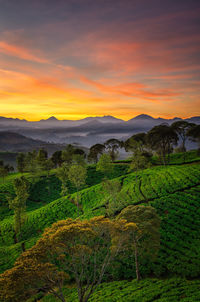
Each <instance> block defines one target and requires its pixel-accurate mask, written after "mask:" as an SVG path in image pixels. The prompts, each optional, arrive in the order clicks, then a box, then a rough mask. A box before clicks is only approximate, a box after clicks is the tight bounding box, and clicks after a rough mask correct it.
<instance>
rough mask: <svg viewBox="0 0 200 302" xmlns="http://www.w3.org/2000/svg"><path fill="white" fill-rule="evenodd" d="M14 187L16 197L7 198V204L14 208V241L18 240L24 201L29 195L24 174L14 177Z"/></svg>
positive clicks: (24, 207) (23, 219)
mask: <svg viewBox="0 0 200 302" xmlns="http://www.w3.org/2000/svg"><path fill="white" fill-rule="evenodd" d="M14 189H15V194H16V197H15V198H14V199H9V206H10V208H11V209H12V210H14V227H15V234H16V241H18V236H19V235H20V233H21V230H22V225H23V223H24V221H25V213H26V201H27V199H28V196H29V193H28V189H29V182H28V180H27V179H26V178H25V177H24V176H21V177H19V178H15V180H14Z"/></svg>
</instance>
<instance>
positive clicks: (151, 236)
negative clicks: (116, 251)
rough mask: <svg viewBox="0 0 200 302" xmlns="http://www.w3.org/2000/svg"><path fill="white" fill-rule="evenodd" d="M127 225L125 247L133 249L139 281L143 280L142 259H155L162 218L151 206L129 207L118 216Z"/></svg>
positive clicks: (158, 245)
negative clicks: (144, 257) (140, 264)
mask: <svg viewBox="0 0 200 302" xmlns="http://www.w3.org/2000/svg"><path fill="white" fill-rule="evenodd" d="M118 219H125V220H126V221H127V224H126V226H125V228H126V229H125V231H124V235H123V236H124V246H126V247H127V248H128V249H131V250H132V251H133V252H134V255H135V269H136V276H137V280H138V281H139V280H140V279H141V276H140V268H139V262H140V257H142V256H144V255H150V256H151V257H155V256H156V254H157V252H158V250H159V247H160V232H159V228H160V218H159V216H158V215H157V213H156V210H155V209H154V208H152V207H151V206H141V205H140V206H128V207H127V208H125V209H124V210H122V211H121V213H120V214H119V215H118Z"/></svg>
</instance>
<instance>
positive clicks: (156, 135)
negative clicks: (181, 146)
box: [147, 124, 178, 165]
mask: <svg viewBox="0 0 200 302" xmlns="http://www.w3.org/2000/svg"><path fill="white" fill-rule="evenodd" d="M147 141H148V143H149V145H150V146H151V148H152V150H156V151H157V152H158V154H160V157H161V159H162V162H163V164H164V165H166V163H167V158H166V156H168V161H169V154H170V153H171V152H172V150H173V145H177V142H178V135H177V133H176V132H175V131H174V129H172V127H170V126H168V125H165V124H162V125H159V126H155V127H153V128H152V129H151V130H150V131H149V132H148V133H147Z"/></svg>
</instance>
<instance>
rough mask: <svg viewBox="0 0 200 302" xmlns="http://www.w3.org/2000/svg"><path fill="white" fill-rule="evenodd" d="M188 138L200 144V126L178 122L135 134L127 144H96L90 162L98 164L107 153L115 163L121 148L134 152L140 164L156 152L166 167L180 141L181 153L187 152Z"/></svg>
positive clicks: (91, 150)
mask: <svg viewBox="0 0 200 302" xmlns="http://www.w3.org/2000/svg"><path fill="white" fill-rule="evenodd" d="M187 138H189V139H191V140H194V141H196V142H198V143H199V144H200V126H199V125H195V124H192V123H188V122H186V121H177V122H174V123H173V124H172V125H171V126H169V125H168V124H161V125H159V126H155V127H153V128H152V129H151V130H150V131H148V132H147V133H138V134H135V135H133V136H132V137H130V138H129V139H128V140H126V141H125V142H121V141H119V140H117V139H109V140H108V141H106V142H105V143H104V144H96V145H94V146H92V147H91V148H90V152H89V155H88V160H89V161H93V162H96V163H97V161H98V159H99V157H100V156H101V155H102V154H103V153H104V152H107V153H108V154H109V155H110V156H111V160H112V161H114V160H115V159H116V158H117V156H118V150H119V148H124V149H125V151H126V152H130V151H131V152H133V153H134V154H135V157H137V158H138V161H140V162H142V161H143V162H145V161H147V159H148V158H149V157H150V155H151V153H152V152H156V153H157V154H158V155H159V157H160V159H161V162H162V163H163V164H164V165H166V164H167V162H168V161H169V154H170V153H172V151H173V148H174V146H177V143H178V141H180V146H179V151H180V152H185V151H186V146H185V143H186V139H187ZM142 156H143V158H142ZM136 162H137V160H136Z"/></svg>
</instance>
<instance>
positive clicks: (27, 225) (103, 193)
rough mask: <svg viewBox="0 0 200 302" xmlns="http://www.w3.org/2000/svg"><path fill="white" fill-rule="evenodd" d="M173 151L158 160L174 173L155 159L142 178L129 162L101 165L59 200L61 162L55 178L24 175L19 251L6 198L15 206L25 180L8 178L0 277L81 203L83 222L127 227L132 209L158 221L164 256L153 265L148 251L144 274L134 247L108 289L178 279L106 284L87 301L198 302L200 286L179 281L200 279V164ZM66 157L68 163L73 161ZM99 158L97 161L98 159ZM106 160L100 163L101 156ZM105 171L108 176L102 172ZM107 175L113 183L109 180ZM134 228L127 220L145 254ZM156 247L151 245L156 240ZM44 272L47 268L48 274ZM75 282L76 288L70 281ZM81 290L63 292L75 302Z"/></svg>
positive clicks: (194, 155)
mask: <svg viewBox="0 0 200 302" xmlns="http://www.w3.org/2000/svg"><path fill="white" fill-rule="evenodd" d="M163 150H164V149H163ZM68 151H70V150H68ZM143 151H144V150H143ZM168 151H169V150H168V149H167V145H166V146H165V150H164V151H162V152H164V153H162V154H161V158H162V160H163V158H164V161H165V163H166V162H167V158H168V160H169V165H166V166H163V165H161V166H159V162H160V159H159V157H156V156H154V157H152V158H151V163H152V164H154V166H152V167H151V168H148V169H145V167H144V166H142V168H144V169H143V170H141V167H139V168H138V169H136V170H137V172H132V173H130V172H129V171H130V161H119V162H117V163H116V162H115V163H111V160H109V162H106V165H104V162H103V164H102V162H101V160H100V161H99V163H98V164H97V165H96V164H91V165H88V166H87V175H86V173H83V174H84V181H83V182H82V183H81V184H80V185H78V186H77V184H76V183H75V182H74V181H72V179H71V181H70V179H69V178H68V179H67V180H66V187H67V189H68V193H67V195H66V194H65V196H62V197H61V190H62V188H61V180H60V179H59V178H58V177H57V175H56V171H59V169H61V168H59V165H61V162H57V163H56V165H57V166H58V170H55V169H54V170H51V171H50V169H49V171H47V170H46V171H44V170H43V169H41V171H39V173H37V174H35V173H34V174H32V173H30V172H29V173H24V174H23V175H24V176H25V177H26V178H27V179H28V181H29V182H30V188H29V192H28V194H29V197H28V200H27V215H26V220H25V222H24V224H23V231H22V232H21V235H20V238H19V242H17V243H16V240H15V225H14V216H13V211H12V210H10V209H9V207H8V197H9V196H11V197H12V198H13V200H14V198H15V197H16V195H15V190H14V183H16V180H19V179H20V177H21V176H22V174H20V173H13V174H9V175H8V176H6V177H5V179H4V180H3V179H1V180H0V202H1V203H0V218H1V222H0V246H1V247H0V259H1V260H0V271H1V272H4V271H5V270H6V269H8V268H11V267H12V266H13V264H14V262H15V260H16V258H17V257H18V256H19V255H20V254H21V253H22V250H23V249H22V243H23V244H24V246H23V248H24V249H26V250H27V249H29V248H31V247H32V246H33V245H34V244H35V243H36V242H37V240H38V239H39V238H41V236H42V233H43V231H44V230H45V228H46V227H51V225H52V224H53V223H55V222H58V221H60V220H63V219H67V218H72V219H75V218H76V217H77V209H76V205H77V198H78V204H79V209H80V211H79V218H80V219H81V220H83V219H90V218H93V217H95V216H101V215H106V216H107V217H108V216H109V217H112V218H115V217H116V216H118V215H119V217H121V218H126V219H127V217H125V216H123V212H124V211H125V209H124V208H126V209H128V208H129V207H133V211H135V210H136V209H137V207H136V206H142V207H143V208H144V209H148V207H149V206H151V207H153V209H154V211H155V210H156V213H157V214H158V215H159V217H160V219H161V227H160V234H159V236H158V237H157V238H159V237H160V249H159V251H158V253H157V257H156V258H154V257H152V253H151V252H152V251H153V248H150V253H148V249H147V247H146V246H145V249H144V251H145V252H144V253H143V252H142V253H141V254H140V253H139V262H138V263H139V270H140V272H139V271H138V263H137V261H138V260H137V257H135V256H136V255H135V251H136V244H134V245H132V250H131V249H130V248H127V249H124V250H123V251H121V250H120V251H119V253H118V255H117V256H116V258H115V260H114V262H113V265H112V267H110V269H109V270H108V271H107V272H106V273H105V275H104V279H103V280H104V281H107V282H108V281H109V280H123V279H126V280H130V279H133V278H135V277H136V275H137V277H138V279H139V275H140V274H141V277H142V278H148V277H149V276H156V277H160V278H163V277H164V278H168V277H172V276H174V277H173V278H171V279H170V278H169V279H167V280H162V279H159V280H158V279H145V280H142V281H140V282H139V283H137V282H136V281H135V280H134V281H115V282H111V283H104V284H102V285H99V286H98V288H97V289H96V291H95V292H94V293H93V294H92V295H91V297H90V299H89V301H103V300H104V301H138V302H139V301H149V302H150V301H151V302H153V301H160V302H161V301H163V302H164V301H165V302H168V301H174V302H175V301H185V302H186V301H187V302H189V301H198V300H199V296H198V295H199V294H198V290H197V288H198V287H199V285H200V284H199V281H186V280H184V279H180V278H197V277H199V276H200V269H199V268H200V249H199V246H200V237H199V229H200V218H199V217H200V210H199V200H200V163H199V161H200V157H199V155H198V152H197V151H189V152H184V153H171V154H170V153H168ZM92 152H93V151H92ZM99 154H100V153H99ZM65 155H66V157H67V158H68V157H69V153H66V154H65ZM70 156H71V155H70ZM80 156H82V155H80V154H78V155H77V160H78V158H79V157H80ZM95 156H96V157H95V158H96V159H97V158H98V155H95ZM143 156H145V155H142V153H140V157H143ZM101 157H102V158H103V157H104V155H103V156H101ZM59 158H60V157H59ZM96 159H95V160H96ZM71 160H72V161H71ZM70 161H71V164H70V166H69V167H74V168H73V169H74V170H76V167H77V166H78V165H79V164H77V162H76V161H75V157H73V158H71V157H70ZM41 162H42V160H41ZM41 165H42V163H41ZM80 166H81V165H80ZM101 166H103V168H105V170H104V169H103V170H102V169H98V168H97V167H101ZM81 167H82V166H81ZM107 167H109V169H108V170H109V171H108V170H107ZM45 169H46V168H45ZM69 169H70V168H69ZM42 170H43V171H42ZM68 171H69V170H68ZM68 171H67V174H68ZM75 172H77V171H75ZM85 172H86V171H85ZM72 174H73V173H72ZM79 174H81V173H78V174H77V173H75V175H76V176H77V177H79ZM105 175H106V176H107V177H108V179H107V180H105ZM127 207H128V208H127ZM123 209H124V210H123ZM120 213H121V214H120ZM120 215H121V216H120ZM132 216H134V215H133V214H132ZM136 216H137V215H136ZM138 217H139V216H138ZM142 217H143V216H142ZM143 218H144V217H143ZM143 218H141V219H142V221H143V220H144V219H143ZM136 220H137V219H136V218H134V219H133V220H128V219H127V221H128V222H130V223H133V224H132V225H130V226H129V227H131V228H132V233H131V238H132V239H133V238H135V239H137V240H138V242H137V244H138V243H139V244H140V239H141V247H142V246H143V243H144V242H145V240H146V238H147V237H144V238H143V237H142V236H141V238H140V235H141V234H142V233H140V232H139V233H137V232H138V228H139V229H140V228H141V230H142V228H143V227H141V225H142V224H140V221H136ZM60 223H62V222H60ZM135 223H136V225H135ZM143 226H144V225H143ZM147 229H148V228H147ZM127 230H128V227H127ZM141 230H140V231H141ZM146 235H147V234H146ZM146 235H145V236H146ZM125 237H126V236H124V238H125ZM124 240H125V239H124ZM155 242H156V243H155V246H154V247H158V246H159V244H158V242H157V241H155ZM152 244H154V241H153V240H152ZM141 250H143V249H141ZM155 254H156V253H155ZM140 257H141V258H140ZM135 260H136V261H135ZM46 269H49V268H47V267H46V268H44V271H45V270H46ZM139 273H140V274H139ZM176 276H178V277H177V278H176ZM70 278H71V277H70ZM57 281H58V280H57ZM70 282H71V284H73V280H70ZM76 290H77V288H76V289H73V288H71V289H70V288H68V287H67V286H65V290H64V295H65V298H66V301H78V300H77V299H78V297H77V294H76ZM55 299H56V298H51V297H50V296H47V297H45V298H43V300H42V301H49V302H50V301H57V300H55ZM195 299H196V300H195ZM13 301H14V300H13ZM16 301H17V300H16ZM63 301H64V300H63ZM30 302H31V301H30Z"/></svg>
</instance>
